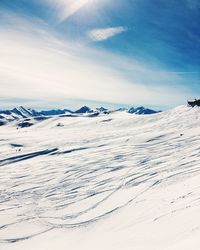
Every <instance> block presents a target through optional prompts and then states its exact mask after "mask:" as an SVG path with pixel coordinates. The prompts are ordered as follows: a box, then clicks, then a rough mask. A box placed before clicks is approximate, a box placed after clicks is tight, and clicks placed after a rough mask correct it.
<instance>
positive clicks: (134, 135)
mask: <svg viewBox="0 0 200 250" xmlns="http://www.w3.org/2000/svg"><path fill="white" fill-rule="evenodd" d="M58 124H59V126H58ZM0 148H1V150H0V249H3V250H10V249H12V250H15V249H16V250H22V249H25V250H32V249H37V250H45V249H48V250H54V249H59V250H64V249H70V250H94V249H95V250H98V249H106V250H117V249H119V250H122V249H123V250H133V249H136V250H147V249H148V250H151V249H152V250H157V249H158V250H161V249H162V250H165V249H166V250H175V249H176V250H177V249H181V250H184V249H187V250H188V249H192V250H196V249H199V244H200V240H199V235H200V213H199V210H200V165H199V161H200V109H199V108H198V107H195V108H189V107H186V106H180V107H177V108H175V109H173V110H170V111H167V112H163V113H158V114H153V115H146V116H145V115H141V116H137V115H132V114H129V113H127V112H116V113H111V114H108V115H101V116H98V117H93V118H88V117H76V118H74V117H54V118H51V119H47V120H43V121H38V122H37V123H35V124H34V125H33V126H31V127H25V128H21V129H16V125H15V124H14V123H9V124H7V125H5V126H2V127H0Z"/></svg>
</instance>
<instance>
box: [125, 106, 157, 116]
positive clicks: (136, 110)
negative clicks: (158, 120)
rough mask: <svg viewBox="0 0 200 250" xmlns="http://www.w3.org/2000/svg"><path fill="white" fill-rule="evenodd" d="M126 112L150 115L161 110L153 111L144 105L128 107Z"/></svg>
mask: <svg viewBox="0 0 200 250" xmlns="http://www.w3.org/2000/svg"><path fill="white" fill-rule="evenodd" d="M128 112H129V113H130V114H137V115H151V114H156V113H159V112H161V111H155V110H152V109H148V108H144V107H138V108H130V109H129V111H128Z"/></svg>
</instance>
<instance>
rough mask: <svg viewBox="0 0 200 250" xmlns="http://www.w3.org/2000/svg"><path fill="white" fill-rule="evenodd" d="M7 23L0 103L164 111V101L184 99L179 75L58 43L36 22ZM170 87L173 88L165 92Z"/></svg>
mask: <svg viewBox="0 0 200 250" xmlns="http://www.w3.org/2000/svg"><path fill="white" fill-rule="evenodd" d="M11 18H12V17H10V25H7V26H6V27H0V35H1V40H0V54H1V60H0V79H1V82H0V89H1V93H0V97H1V98H3V99H4V100H5V99H7V100H12V99H13V100H15V99H16V98H18V99H26V100H27V99H29V100H34V102H35V103H36V102H37V100H38V102H40V104H41V100H43V102H44V103H46V104H47V105H46V106H48V103H49V105H50V103H55V106H56V104H57V106H63V103H66V102H65V101H64V100H66V99H76V100H78V99H81V100H86V101H87V100H91V101H96V102H100V103H102V102H110V103H122V104H128V105H132V104H143V105H160V106H165V105H166V106H168V105H169V104H168V102H167V100H170V105H174V104H178V103H181V101H183V100H185V99H186V97H187V95H188V89H184V88H182V87H181V85H180V84H181V81H182V79H181V76H179V75H176V74H173V76H172V75H171V74H170V75H168V73H165V72H162V71H161V68H154V69H152V68H150V67H149V66H147V65H144V64H143V63H141V62H137V61H135V60H132V59H128V58H127V57H123V56H121V55H120V56H119V55H114V54H112V53H110V52H107V51H106V50H99V49H98V50H97V49H94V48H91V47H86V46H83V45H81V44H77V43H75V42H74V43H70V42H69V41H66V40H62V39H61V38H58V37H57V36H55V34H54V33H52V32H51V31H50V30H48V26H45V25H41V24H40V23H38V21H36V22H34V21H30V22H26V21H25V20H24V25H25V26H24V25H23V27H26V29H25V30H24V29H21V28H16V26H15V23H21V22H22V19H19V20H18V21H17V17H14V20H13V22H12V20H11ZM104 37H105V36H104ZM161 79H162V82H161V83H159V84H158V80H159V82H160V81H161ZM169 82H171V83H175V84H174V85H172V84H171V85H169V86H167V83H169ZM191 96H192V95H191ZM9 103H10V102H9ZM4 104H5V101H4Z"/></svg>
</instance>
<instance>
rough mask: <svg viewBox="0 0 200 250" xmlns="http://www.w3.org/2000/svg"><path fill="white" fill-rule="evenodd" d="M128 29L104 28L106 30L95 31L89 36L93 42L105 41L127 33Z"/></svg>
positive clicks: (120, 27)
mask: <svg viewBox="0 0 200 250" xmlns="http://www.w3.org/2000/svg"><path fill="white" fill-rule="evenodd" d="M127 30H128V29H127V28H126V27H123V26H119V27H110V28H104V29H93V30H91V31H89V32H88V36H89V37H90V39H92V40H93V41H97V42H98V41H104V40H107V39H109V38H111V37H113V36H116V35H118V34H120V33H123V32H125V31H127Z"/></svg>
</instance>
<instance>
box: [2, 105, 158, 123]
mask: <svg viewBox="0 0 200 250" xmlns="http://www.w3.org/2000/svg"><path fill="white" fill-rule="evenodd" d="M113 112H127V113H130V114H137V115H146V114H155V113H158V112H161V111H155V110H152V109H148V108H145V107H137V108H130V109H125V108H121V109H117V110H108V109H105V108H103V107H101V108H96V109H94V110H92V109H90V108H89V107H87V106H83V107H81V108H80V109H78V110H76V111H71V110H69V109H51V110H45V111H44V110H42V111H36V110H34V109H30V108H24V107H22V106H21V107H18V108H14V109H10V110H0V126H2V125H4V124H5V123H6V122H9V121H15V120H25V122H28V121H29V120H30V119H31V118H34V119H35V120H44V119H47V118H50V117H52V116H64V117H77V116H86V117H94V116H98V115H100V114H109V113H113Z"/></svg>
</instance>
